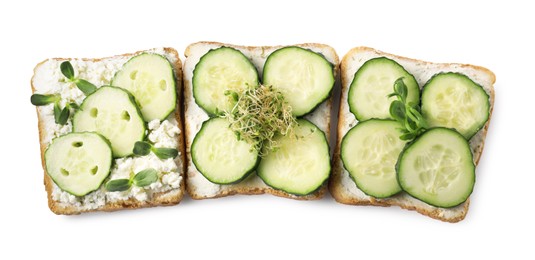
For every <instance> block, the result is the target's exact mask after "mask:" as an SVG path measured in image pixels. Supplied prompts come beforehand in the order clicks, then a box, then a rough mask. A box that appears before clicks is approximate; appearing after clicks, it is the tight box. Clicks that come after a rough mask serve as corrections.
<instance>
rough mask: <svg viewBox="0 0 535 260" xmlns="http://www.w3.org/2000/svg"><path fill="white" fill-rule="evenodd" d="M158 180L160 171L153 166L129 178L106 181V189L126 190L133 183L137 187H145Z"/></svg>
mask: <svg viewBox="0 0 535 260" xmlns="http://www.w3.org/2000/svg"><path fill="white" fill-rule="evenodd" d="M157 180H158V171H156V170H155V169H153V168H148V169H145V170H143V171H140V172H138V173H136V174H134V175H132V176H130V178H129V179H115V180H110V181H108V182H107V183H106V189H107V190H108V191H125V190H128V189H130V187H132V184H133V185H135V186H137V187H144V186H147V185H150V184H151V183H153V182H156V181H157Z"/></svg>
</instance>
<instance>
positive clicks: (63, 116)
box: [56, 106, 71, 125]
mask: <svg viewBox="0 0 535 260" xmlns="http://www.w3.org/2000/svg"><path fill="white" fill-rule="evenodd" d="M70 113H71V111H70V109H69V107H68V106H66V107H65V108H63V110H61V112H60V114H59V117H58V118H57V120H56V123H57V124H60V125H64V124H66V123H67V120H69V115H70Z"/></svg>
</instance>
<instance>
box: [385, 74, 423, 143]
mask: <svg viewBox="0 0 535 260" xmlns="http://www.w3.org/2000/svg"><path fill="white" fill-rule="evenodd" d="M407 95H408V90H407V86H406V85H405V83H404V82H403V78H399V79H397V80H396V82H394V93H391V94H389V95H388V97H396V98H397V100H394V101H392V103H391V104H390V115H391V116H392V118H393V119H394V120H396V121H398V122H399V123H400V124H401V126H402V127H401V128H399V130H400V131H401V136H400V137H399V138H400V139H401V140H412V139H414V138H416V137H417V136H419V135H421V134H423V133H424V132H425V131H426V129H427V128H428V125H427V123H426V121H425V119H424V117H423V116H422V114H421V112H420V106H419V105H418V104H414V103H412V102H407Z"/></svg>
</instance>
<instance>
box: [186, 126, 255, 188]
mask: <svg viewBox="0 0 535 260" xmlns="http://www.w3.org/2000/svg"><path fill="white" fill-rule="evenodd" d="M191 158H192V160H193V163H194V164H195V167H197V170H199V172H201V174H202V175H204V177H205V178H206V179H208V180H209V181H211V182H213V183H217V184H230V183H235V182H238V181H240V180H242V179H243V178H245V177H247V175H248V174H249V173H251V172H253V170H254V168H255V167H256V165H257V162H258V152H257V151H256V150H254V147H253V145H251V144H249V143H247V142H245V141H243V140H238V138H237V137H236V134H235V133H234V131H232V130H231V129H230V127H229V122H228V121H227V120H225V119H223V118H217V117H216V118H212V119H209V120H208V121H205V122H204V123H203V124H202V127H201V130H200V131H199V133H197V135H196V136H195V138H194V139H193V144H192V145H191Z"/></svg>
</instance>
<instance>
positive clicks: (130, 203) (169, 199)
mask: <svg viewBox="0 0 535 260" xmlns="http://www.w3.org/2000/svg"><path fill="white" fill-rule="evenodd" d="M163 49H164V50H165V52H166V53H170V54H172V55H173V56H175V57H176V62H175V63H174V64H173V71H174V73H175V80H176V91H177V106H176V110H175V118H176V120H177V122H178V127H179V129H180V134H179V135H178V147H177V148H178V150H179V151H180V155H179V156H180V160H181V161H182V164H181V168H180V170H181V176H182V180H181V181H180V191H179V192H178V194H176V195H174V196H165V194H167V193H169V191H167V192H160V193H156V194H153V198H152V199H151V200H147V201H138V200H136V199H134V198H130V199H128V200H123V201H116V202H112V203H109V202H107V203H106V204H105V205H104V206H103V207H99V208H96V209H91V210H79V209H77V208H76V207H73V206H66V207H64V206H61V205H60V203H58V202H56V201H54V200H53V198H52V189H53V185H54V182H53V181H52V179H51V178H50V176H48V174H47V172H46V166H45V158H44V153H45V150H46V148H47V144H46V143H44V142H43V139H44V130H43V129H44V122H43V120H41V115H40V113H39V109H38V108H37V107H36V112H37V118H38V128H39V144H40V148H41V165H42V167H43V172H44V185H45V190H46V192H47V197H48V207H49V208H50V210H51V211H52V212H54V213H55V214H58V215H78V214H80V213H85V212H94V211H108V212H111V211H117V210H122V209H136V208H147V207H155V206H171V205H177V204H178V203H180V201H181V200H182V198H183V197H184V193H185V187H184V186H185V181H184V179H185V176H184V175H185V172H186V163H185V161H186V153H185V147H184V127H183V126H184V120H183V117H182V105H181V104H182V103H183V102H182V99H183V97H182V62H181V61H180V57H179V55H178V52H177V51H176V50H175V49H173V48H168V47H166V48H163ZM143 52H145V51H138V52H135V53H126V54H121V55H116V56H111V57H105V58H83V59H82V60H84V61H94V62H98V61H102V60H104V59H110V58H115V57H121V56H123V57H133V56H135V55H137V54H140V53H143ZM53 59H54V60H60V61H63V60H70V59H69V58H53ZM47 60H49V59H47ZM47 60H44V61H42V62H40V63H38V64H37V65H36V66H35V68H34V76H35V71H36V70H37V68H38V67H39V66H41V65H42V64H43V63H45V62H46V61H47ZM31 87H32V93H34V92H35V87H34V85H33V77H32V80H31ZM171 191H172V190H171Z"/></svg>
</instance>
